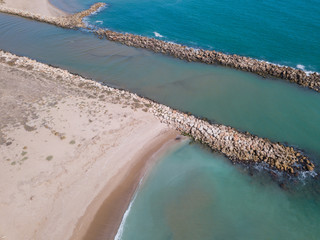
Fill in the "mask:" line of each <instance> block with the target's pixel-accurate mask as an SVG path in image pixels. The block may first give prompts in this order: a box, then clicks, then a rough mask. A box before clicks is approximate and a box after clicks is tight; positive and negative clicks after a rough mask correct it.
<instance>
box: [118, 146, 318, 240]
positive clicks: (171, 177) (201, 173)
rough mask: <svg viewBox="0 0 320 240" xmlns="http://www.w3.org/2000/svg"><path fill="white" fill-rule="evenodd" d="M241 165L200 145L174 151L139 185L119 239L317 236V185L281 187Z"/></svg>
mask: <svg viewBox="0 0 320 240" xmlns="http://www.w3.org/2000/svg"><path fill="white" fill-rule="evenodd" d="M245 170H246V169H241V168H236V167H234V166H232V165H231V164H230V163H229V162H228V161H226V159H224V158H223V157H221V156H220V155H216V154H212V153H208V152H206V151H204V150H203V149H201V147H200V146H199V145H191V146H190V145H186V146H184V147H182V148H180V149H178V150H176V151H175V152H174V153H173V154H170V155H169V156H166V157H165V158H164V159H162V160H161V161H160V162H159V163H158V165H157V166H156V167H155V168H154V169H153V171H152V172H151V173H150V175H149V177H148V178H147V179H146V181H145V183H144V185H143V186H142V187H141V188H140V190H139V192H138V194H137V196H136V198H135V200H134V201H133V203H132V206H131V210H130V212H129V214H128V216H127V218H126V221H125V224H124V227H123V229H121V231H122V235H121V239H122V240H127V239H128V240H131V239H139V240H148V239H155V240H157V239H159V240H163V239H184V240H187V239H190V240H191V239H201V240H205V239H208V240H209V239H243V240H247V239H257V240H258V239H279V240H280V239H291V240H295V239H301V240H302V239H319V236H320V228H319V222H320V195H319V191H320V187H319V185H310V184H305V185H303V183H301V182H299V183H296V184H292V183H291V185H289V186H288V190H283V189H281V188H280V187H279V186H278V185H277V184H276V183H275V182H274V181H272V180H271V179H270V178H269V177H268V176H264V175H263V174H258V175H255V176H253V177H252V176H249V175H248V174H247V173H246V171H245ZM316 191H317V192H316Z"/></svg>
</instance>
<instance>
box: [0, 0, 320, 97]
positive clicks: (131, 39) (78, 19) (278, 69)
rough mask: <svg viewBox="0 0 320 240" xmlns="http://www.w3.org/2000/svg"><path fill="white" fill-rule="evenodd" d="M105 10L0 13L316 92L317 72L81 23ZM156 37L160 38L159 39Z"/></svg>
mask: <svg viewBox="0 0 320 240" xmlns="http://www.w3.org/2000/svg"><path fill="white" fill-rule="evenodd" d="M105 7H106V3H101V2H100V3H95V4H93V5H92V6H91V7H90V8H89V9H88V10H84V11H82V12H79V13H75V14H73V15H69V16H66V17H45V16H41V15H38V14H33V13H29V12H26V11H22V10H17V9H13V8H7V7H3V6H0V12H2V13H8V14H13V15H17V16H21V17H25V18H29V19H33V20H37V21H40V22H45V23H49V24H53V25H56V26H59V27H63V28H72V29H77V28H82V29H86V30H90V31H91V32H93V33H95V34H96V35H98V36H99V38H106V39H108V40H110V41H115V42H119V43H122V44H125V45H127V46H131V47H136V48H144V49H148V50H151V51H153V52H156V53H162V54H165V55H169V56H173V57H175V58H179V59H182V60H186V61H189V62H201V63H206V64H213V65H222V66H226V67H230V68H234V69H239V70H242V71H246V72H251V73H255V74H258V75H260V76H263V77H275V78H279V79H284V80H287V81H290V82H293V83H296V84H298V85H301V86H303V87H307V88H310V89H312V90H315V91H317V92H320V74H319V73H317V72H313V73H310V72H306V71H303V70H301V69H295V68H292V67H288V66H281V65H277V64H273V63H269V62H266V61H261V60H257V59H253V58H250V57H245V56H239V55H236V54H233V55H231V54H225V53H222V52H218V51H214V50H213V51H209V50H204V49H194V48H190V47H187V46H184V45H180V44H177V43H172V42H166V41H163V40H159V39H155V38H149V37H144V36H139V35H135V34H129V33H119V32H114V31H111V30H107V29H101V28H93V27H92V26H89V25H88V24H86V22H85V21H84V18H86V17H88V16H90V15H92V14H95V13H96V12H98V11H100V10H101V9H103V8H105ZM159 37H160V36H159Z"/></svg>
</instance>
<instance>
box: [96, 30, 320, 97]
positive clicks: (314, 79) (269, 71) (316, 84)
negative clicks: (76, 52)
mask: <svg viewBox="0 0 320 240" xmlns="http://www.w3.org/2000/svg"><path fill="white" fill-rule="evenodd" d="M96 33H97V34H98V35H99V36H100V37H105V38H106V39H108V40H111V41H115V42H120V43H123V44H125V45H128V46H133V47H137V48H145V49H149V50H152V51H154V52H157V53H162V54H165V55H170V56H173V57H176V58H179V59H182V60H186V61H189V62H202V63H206V64H217V65H222V66H226V67H230V68H235V69H239V70H243V71H246V72H252V73H256V74H258V75H261V76H264V77H267V76H269V77H275V78H280V79H285V80H288V81H290V82H294V83H297V84H299V85H302V86H304V87H308V88H311V89H313V90H315V91H317V92H320V74H318V73H311V74H307V73H306V72H304V71H302V70H298V69H294V68H292V67H287V66H279V65H276V64H272V63H268V62H265V61H260V60H257V59H253V58H249V57H244V56H238V55H236V54H233V55H229V54H225V53H221V52H217V51H209V50H203V49H193V48H189V47H187V46H183V45H180V44H176V43H170V42H165V41H162V40H158V39H155V38H148V37H143V36H138V35H134V34H122V33H117V32H113V31H110V30H104V29H99V30H97V31H96Z"/></svg>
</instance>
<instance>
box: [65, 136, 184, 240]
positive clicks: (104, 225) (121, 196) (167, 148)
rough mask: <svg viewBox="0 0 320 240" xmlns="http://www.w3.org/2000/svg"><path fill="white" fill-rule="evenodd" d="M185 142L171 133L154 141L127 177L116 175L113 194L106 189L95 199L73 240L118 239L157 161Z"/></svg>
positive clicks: (140, 156)
mask: <svg viewBox="0 0 320 240" xmlns="http://www.w3.org/2000/svg"><path fill="white" fill-rule="evenodd" d="M181 141H183V140H182V139H176V134H170V133H169V134H168V135H162V136H159V138H157V139H155V140H154V141H153V142H151V143H150V144H149V146H148V147H146V150H145V151H144V152H143V153H141V154H138V155H139V156H138V158H139V159H140V160H138V161H137V162H135V163H134V164H133V166H130V167H128V169H126V170H125V171H123V173H122V174H123V175H125V176H126V177H125V178H122V179H121V180H120V181H117V180H118V177H116V179H115V181H116V182H118V186H117V188H116V189H114V190H113V191H112V192H111V193H110V195H109V196H105V193H106V191H102V192H101V193H100V194H99V195H98V196H97V197H96V198H95V199H94V200H93V201H92V202H91V204H90V205H89V207H88V208H87V210H86V213H85V214H84V215H83V217H81V219H80V220H79V222H78V223H77V226H76V228H75V230H74V233H73V235H72V237H71V238H70V240H81V239H96V240H104V239H114V238H115V236H116V234H117V233H118V231H119V227H120V224H121V223H122V221H123V217H124V214H125V212H126V211H127V209H128V207H129V205H130V203H131V201H132V200H133V197H134V196H135V194H136V192H137V191H138V189H139V186H140V184H143V181H144V180H145V178H146V177H147V175H148V174H149V173H150V171H151V169H152V167H153V166H154V165H155V164H156V162H157V161H159V160H160V159H161V158H162V157H163V156H164V155H166V154H168V153H169V152H171V151H172V149H174V148H177V147H178V145H180V144H182V142H181ZM141 181H142V182H141Z"/></svg>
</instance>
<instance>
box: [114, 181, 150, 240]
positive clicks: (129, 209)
mask: <svg viewBox="0 0 320 240" xmlns="http://www.w3.org/2000/svg"><path fill="white" fill-rule="evenodd" d="M143 178H144V177H142V178H141V179H140V181H139V185H138V190H139V188H140V186H141V183H142V181H143ZM137 192H138V191H136V193H135V194H134V196H133V199H132V200H131V202H130V204H129V207H128V208H127V210H126V211H125V213H124V214H123V217H122V220H121V223H120V226H119V229H118V232H117V234H116V236H115V237H114V240H121V239H122V234H123V230H124V225H125V223H126V220H127V218H128V215H129V213H130V211H131V207H132V204H133V203H134V201H135V199H136V197H137Z"/></svg>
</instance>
